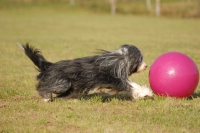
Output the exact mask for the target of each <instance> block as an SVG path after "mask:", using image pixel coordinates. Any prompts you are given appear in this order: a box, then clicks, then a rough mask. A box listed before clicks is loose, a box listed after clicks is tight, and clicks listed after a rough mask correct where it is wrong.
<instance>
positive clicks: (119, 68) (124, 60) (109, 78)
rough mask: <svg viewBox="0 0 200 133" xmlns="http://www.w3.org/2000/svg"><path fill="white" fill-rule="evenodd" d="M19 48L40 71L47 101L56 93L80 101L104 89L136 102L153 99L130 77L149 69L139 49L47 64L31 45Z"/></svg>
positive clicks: (40, 86)
mask: <svg viewBox="0 0 200 133" xmlns="http://www.w3.org/2000/svg"><path fill="white" fill-rule="evenodd" d="M19 46H20V47H21V48H22V49H23V50H24V52H25V54H26V55H27V56H28V57H29V58H30V59H31V60H32V62H33V63H34V64H35V65H36V66H37V68H38V71H39V72H40V73H39V75H38V76H37V80H38V84H37V91H38V93H39V95H40V96H41V97H42V98H43V99H44V101H51V100H52V94H57V96H58V97H67V98H77V97H79V96H80V95H85V94H91V93H94V92H95V91H96V90H98V89H101V88H109V89H111V91H109V92H108V94H116V93H118V92H120V91H126V92H129V93H130V94H131V95H132V97H133V99H142V98H145V97H152V96H153V93H152V91H151V90H150V89H149V88H148V87H146V86H140V85H138V84H136V83H134V82H132V81H130V79H129V78H128V77H129V76H130V75H131V74H133V73H137V72H140V71H143V70H145V69H146V67H147V65H146V63H145V62H144V61H143V56H142V53H141V52H140V50H139V49H138V48H137V47H136V46H133V45H129V44H125V45H122V46H121V47H120V48H119V49H118V50H115V51H111V52H110V51H105V50H102V51H101V53H100V54H99V55H95V56H90V57H83V58H77V59H73V60H62V61H59V62H56V63H52V62H49V61H47V60H46V59H45V58H44V57H43V55H42V54H41V52H40V51H39V50H38V49H36V48H34V47H32V46H30V45H29V44H28V43H26V44H25V45H22V44H19Z"/></svg>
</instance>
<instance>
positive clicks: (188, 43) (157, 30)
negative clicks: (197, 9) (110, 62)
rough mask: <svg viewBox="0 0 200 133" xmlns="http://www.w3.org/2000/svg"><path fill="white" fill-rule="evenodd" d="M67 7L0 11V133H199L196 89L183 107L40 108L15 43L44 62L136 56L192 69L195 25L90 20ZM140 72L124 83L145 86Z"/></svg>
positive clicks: (171, 103) (173, 102) (116, 103)
mask: <svg viewBox="0 0 200 133" xmlns="http://www.w3.org/2000/svg"><path fill="white" fill-rule="evenodd" d="M68 8H70V7H66V9H65V8H59V7H51V8H50V7H30V8H16V9H15V8H14V9H9V10H7V9H2V10H1V11H0V63H1V65H0V66H1V67H0V74H1V76H0V132H6V133H7V132H8V133H10V132H17V133H19V132H82V133H86V132H87V133H92V132H99V133H104V132H105V133H132V132H158V133H160V132H164V133H169V132H170V133H173V132H174V133H175V132H186V133H192V132H199V131H200V115H199V114H200V87H199V86H198V88H197V90H196V91H195V94H194V95H193V96H192V98H190V99H175V98H164V97H159V96H155V99H154V100H146V101H144V100H140V101H129V100H120V99H118V98H113V99H110V100H109V101H107V102H102V98H101V97H92V98H91V99H88V100H86V99H80V100H67V101H65V100H55V101H54V102H50V103H44V102H43V101H42V100H41V98H40V97H39V96H38V94H37V92H36V90H35V84H36V81H35V77H36V75H37V74H38V72H37V71H36V70H35V68H34V65H33V63H32V62H31V61H30V60H29V59H28V58H27V57H26V56H25V55H24V53H23V52H22V50H21V49H20V48H19V47H18V46H17V44H16V42H20V43H25V42H30V44H32V45H33V46H35V47H37V48H39V49H40V50H41V51H42V53H43V54H44V56H45V58H46V59H47V60H49V61H52V62H56V61H59V60H63V59H73V58H77V57H83V56H89V55H94V54H96V53H95V52H96V49H105V50H114V49H117V48H119V46H120V45H122V44H124V43H131V44H134V45H136V46H137V47H138V48H140V49H141V51H142V52H143V55H144V60H145V61H146V62H147V64H148V65H149V66H150V65H151V64H152V63H153V61H154V60H155V59H156V57H158V56H159V55H161V54H162V53H166V52H169V51H178V52H182V53H185V54H187V55H188V56H190V57H191V58H192V59H193V60H194V61H195V62H196V64H197V66H198V67H199V68H200V52H199V48H200V25H199V24H200V20H198V19H175V18H173V19H169V18H154V17H145V16H133V15H125V16H124V15H115V16H111V15H109V14H95V13H89V12H85V11H79V10H76V9H70V10H69V9H68ZM148 71H149V69H147V70H146V71H145V72H142V73H139V74H135V75H132V76H131V77H130V79H132V80H133V81H135V82H137V83H139V84H141V85H145V84H146V85H147V86H149V83H148Z"/></svg>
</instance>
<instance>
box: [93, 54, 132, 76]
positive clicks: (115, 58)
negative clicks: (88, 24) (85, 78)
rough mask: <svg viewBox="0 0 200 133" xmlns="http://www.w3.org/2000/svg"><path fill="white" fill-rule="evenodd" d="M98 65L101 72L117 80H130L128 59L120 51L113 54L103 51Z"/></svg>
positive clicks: (97, 61)
mask: <svg viewBox="0 0 200 133" xmlns="http://www.w3.org/2000/svg"><path fill="white" fill-rule="evenodd" d="M96 63H97V64H98V65H99V68H100V71H101V70H103V71H106V72H108V73H110V74H112V75H113V76H114V77H116V78H123V79H126V78H128V73H129V68H128V67H129V66H128V58H127V56H126V55H125V54H122V52H121V51H119V50H116V51H113V52H109V51H102V54H101V55H99V57H98V58H97V60H96Z"/></svg>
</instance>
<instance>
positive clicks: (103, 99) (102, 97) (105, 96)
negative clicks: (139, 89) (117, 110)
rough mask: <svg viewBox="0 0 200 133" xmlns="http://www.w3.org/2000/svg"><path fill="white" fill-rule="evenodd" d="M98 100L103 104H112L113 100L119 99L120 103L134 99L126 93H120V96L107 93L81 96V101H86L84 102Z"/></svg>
mask: <svg viewBox="0 0 200 133" xmlns="http://www.w3.org/2000/svg"><path fill="white" fill-rule="evenodd" d="M95 98H98V99H100V100H101V102H110V101H112V100H113V99H117V100H119V101H132V100H133V98H132V97H131V96H130V95H128V94H124V93H122V94H121V93H120V94H116V95H109V94H107V93H94V94H90V95H84V96H81V97H80V99H84V100H91V99H95Z"/></svg>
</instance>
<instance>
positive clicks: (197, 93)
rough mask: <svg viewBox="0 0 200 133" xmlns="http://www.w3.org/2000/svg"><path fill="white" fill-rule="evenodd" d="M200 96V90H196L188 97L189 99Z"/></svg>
mask: <svg viewBox="0 0 200 133" xmlns="http://www.w3.org/2000/svg"><path fill="white" fill-rule="evenodd" d="M195 98H200V91H198V92H194V93H193V94H192V95H191V96H190V97H188V99H189V100H192V99H195Z"/></svg>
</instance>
